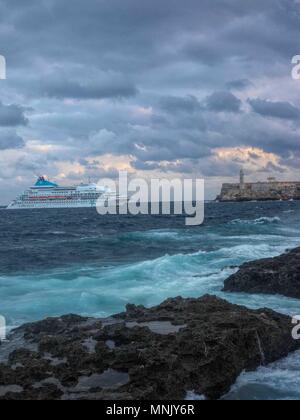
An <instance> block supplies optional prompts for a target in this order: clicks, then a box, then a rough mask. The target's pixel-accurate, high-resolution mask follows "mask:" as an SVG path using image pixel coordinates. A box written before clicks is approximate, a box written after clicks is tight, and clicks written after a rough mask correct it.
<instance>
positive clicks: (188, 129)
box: [0, 0, 300, 198]
mask: <svg viewBox="0 0 300 420" xmlns="http://www.w3.org/2000/svg"><path fill="white" fill-rule="evenodd" d="M216 10H217V11H218V13H216ZM0 12H1V18H0V21H1V45H2V51H1V54H3V55H4V56H5V57H6V59H7V63H8V68H7V70H8V72H7V73H8V74H7V76H8V78H7V80H6V81H1V82H0V83H1V99H2V101H3V104H2V103H1V104H0V127H2V129H5V128H6V129H7V130H6V131H5V132H4V131H3V130H1V138H0V144H1V145H0V148H1V150H2V152H1V154H2V157H3V159H2V160H1V165H2V172H3V171H4V172H5V173H6V174H8V175H7V176H10V175H11V176H12V178H16V176H17V175H18V176H21V177H22V179H23V181H22V182H24V185H25V183H26V182H27V181H29V180H31V177H32V171H33V170H34V169H35V168H37V170H39V171H40V170H42V169H43V168H44V170H43V172H49V174H50V175H51V176H52V177H55V176H56V175H59V174H61V173H65V174H66V177H68V176H69V177H71V175H70V174H72V173H73V175H74V176H75V175H76V174H77V169H78V168H80V170H79V175H78V177H79V176H82V174H84V172H86V173H88V172H89V173H94V172H93V171H98V170H99V171H101V168H102V169H104V170H105V171H109V172H111V171H110V169H111V170H112V171H113V170H114V169H115V168H116V167H115V165H114V164H111V165H108V166H107V165H106V166H105V168H104V167H102V166H101V156H102V155H104V154H109V155H110V156H111V159H112V160H113V159H116V158H119V159H123V157H124V156H129V157H130V159H129V161H130V162H132V168H133V170H138V171H140V172H142V171H147V172H149V171H164V172H167V171H170V172H172V173H173V172H176V171H179V172H180V171H182V173H197V171H198V172H200V171H202V172H203V173H204V174H205V176H207V177H210V176H212V177H215V176H216V174H219V176H221V175H222V174H223V175H224V176H225V175H226V176H234V177H235V176H236V171H237V170H238V167H239V165H240V160H241V156H240V155H238V156H236V157H235V158H233V159H230V160H227V159H225V158H224V157H222V158H219V157H216V156H215V150H216V149H218V148H221V147H224V148H228V149H232V148H235V149H239V148H241V147H250V148H257V147H259V148H261V149H262V150H263V151H264V152H265V153H272V154H275V155H276V156H278V159H279V160H278V161H276V162H273V165H274V166H272V165H268V162H267V161H264V163H263V164H262V163H261V162H260V161H261V159H260V158H257V157H256V158H255V156H254V155H255V153H256V152H253V156H252V155H251V154H250V155H249V156H248V157H247V159H250V160H251V162H254V161H256V162H259V164H257V165H256V166H255V164H254V163H253V168H255V167H257V168H258V169H257V170H260V168H266V169H267V170H269V171H272V170H274V171H275V170H277V169H276V168H277V167H278V166H279V167H281V166H283V167H288V168H290V170H293V171H294V172H296V171H297V165H298V167H299V161H300V157H299V152H300V146H299V138H300V124H298V120H299V109H300V98H299V95H297V87H298V84H297V83H298V82H295V81H293V80H292V79H291V77H290V72H291V57H292V56H294V55H295V54H297V53H298V49H299V45H298V40H299V38H300V5H299V2H298V4H297V3H296V2H295V1H293V0H280V1H275V2H274V0H243V1H242V2H241V1H240V0H231V1H230V2H228V1H227V0H214V2H213V4H212V1H211V0H201V2H199V0H189V4H188V7H187V5H186V4H184V2H180V1H174V0H164V1H163V2H162V1H159V0H152V1H151V2H150V1H149V2H141V0H126V1H124V0H110V1H109V2H108V1H106V0H88V1H87V2H82V0H73V1H72V2H63V1H61V0H49V1H48V2H45V1H38V0H32V1H30V2H24V0H2V1H1V3H0ZM248 98H249V102H247V99H248ZM257 98H263V99H257ZM4 104H5V105H4ZM7 104H19V105H7ZM28 108H30V109H31V111H30V112H27V111H26V110H27V109H28ZM9 129H10V131H9ZM16 129H17V130H18V133H17V132H16ZM33 141H34V142H35V143H34V146H33ZM24 143H26V145H25V146H24ZM23 146H24V147H23ZM7 147H10V148H12V149H11V152H7V151H6V150H5V149H6V148H7ZM14 147H17V148H19V149H18V150H16V149H13V148H14ZM16 154H18V160H16V156H15V155H16ZM19 154H20V155H21V156H19ZM4 155H5V156H4ZM81 159H85V160H87V161H88V162H89V163H88V164H86V165H81V164H80V163H79V161H80V160H81ZM98 160H99V162H100V165H97V164H92V163H91V162H92V161H98ZM67 169H68V170H67ZM68 174H69V175H68ZM295 177H296V175H295ZM65 181H66V182H68V179H67V178H66V179H65ZM7 184H8V183H7V182H6V183H5V184H3V186H2V187H1V185H0V191H3V189H5V188H7ZM22 185H23V184H22ZM7 194H9V191H8V193H7ZM12 198H13V197H12Z"/></svg>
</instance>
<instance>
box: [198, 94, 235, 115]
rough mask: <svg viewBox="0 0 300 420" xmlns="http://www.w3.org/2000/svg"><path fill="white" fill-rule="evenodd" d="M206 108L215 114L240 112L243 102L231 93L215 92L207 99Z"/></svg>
mask: <svg viewBox="0 0 300 420" xmlns="http://www.w3.org/2000/svg"><path fill="white" fill-rule="evenodd" d="M205 103H206V107H207V109H208V110H210V111H215V112H240V110H241V105H242V102H241V101H240V99H238V98H237V97H236V96H234V95H233V94H232V93H231V92H214V93H213V94H212V95H210V96H208V97H207V98H206V101H205Z"/></svg>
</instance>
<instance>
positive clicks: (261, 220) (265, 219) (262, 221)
mask: <svg viewBox="0 0 300 420" xmlns="http://www.w3.org/2000/svg"><path fill="white" fill-rule="evenodd" d="M280 222H281V219H280V217H278V216H276V217H259V218H258V219H254V220H251V219H235V220H232V221H231V222H230V223H231V224H245V225H265V224H270V223H280Z"/></svg>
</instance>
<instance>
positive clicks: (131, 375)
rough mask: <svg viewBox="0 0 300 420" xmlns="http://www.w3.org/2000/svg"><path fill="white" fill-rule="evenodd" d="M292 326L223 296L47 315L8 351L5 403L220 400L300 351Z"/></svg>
mask: <svg viewBox="0 0 300 420" xmlns="http://www.w3.org/2000/svg"><path fill="white" fill-rule="evenodd" d="M291 330H292V323H291V319H290V318H289V317H287V316H284V315H280V314H277V313H275V312H273V311H271V310H268V309H261V310H257V311H253V310H249V309H247V308H244V307H240V306H236V305H232V304H230V303H228V302H226V301H224V300H221V299H219V298H216V297H214V296H204V297H202V298H200V299H182V298H176V299H169V300H167V301H165V302H164V303H162V304H161V305H159V306H157V307H154V308H151V309H146V308H144V307H143V306H134V305H129V306H128V309H127V311H126V312H125V313H123V314H119V315H117V316H115V317H113V318H110V319H103V320H97V319H90V318H81V317H78V316H73V315H69V316H64V317H61V318H56V319H47V320H45V321H41V322H36V323H33V324H28V325H25V326H23V327H21V328H19V329H17V330H15V331H14V332H13V333H12V335H11V336H10V337H9V342H6V343H4V344H3V345H2V346H0V398H1V399H7V400H13V399H17V400H21V399H43V400H45V399H49V400H51V399H69V400H74V399H77V400H80V399H88V400H93V399H94V400H97V399H113V400H119V399H127V400H130V399H138V400H144V399H161V400H163V399H183V398H185V395H186V392H187V391H192V390H193V391H195V392H196V393H198V394H200V395H205V396H206V397H207V398H210V399H217V398H220V397H221V396H222V395H224V394H225V393H227V392H228V391H229V389H230V387H231V385H232V384H234V382H235V381H236V379H237V377H238V376H239V375H240V373H241V372H243V371H244V370H254V369H256V368H257V367H258V366H260V365H262V364H267V363H270V362H273V361H276V360H278V359H280V358H282V357H285V356H287V355H288V353H289V352H292V351H294V350H297V349H298V348H299V347H300V342H297V341H295V340H293V339H292V336H291Z"/></svg>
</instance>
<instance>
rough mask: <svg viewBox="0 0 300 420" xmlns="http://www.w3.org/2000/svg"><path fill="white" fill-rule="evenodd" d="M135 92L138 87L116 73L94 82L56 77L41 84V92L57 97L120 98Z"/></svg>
mask: <svg viewBox="0 0 300 420" xmlns="http://www.w3.org/2000/svg"><path fill="white" fill-rule="evenodd" d="M137 93H138V89H137V88H136V87H135V86H134V85H133V84H132V83H131V82H129V81H127V80H125V79H124V78H122V77H119V76H116V75H113V76H112V77H109V76H108V77H105V78H103V80H102V81H94V82H90V81H85V80H83V81H75V80H73V81H72V80H66V79H64V78H58V79H56V80H55V79H54V80H48V81H47V82H44V83H43V84H42V85H41V94H44V95H46V96H49V97H53V98H57V99H78V100H80V99H82V100H88V99H122V98H131V97H134V96H136V95H137Z"/></svg>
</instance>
